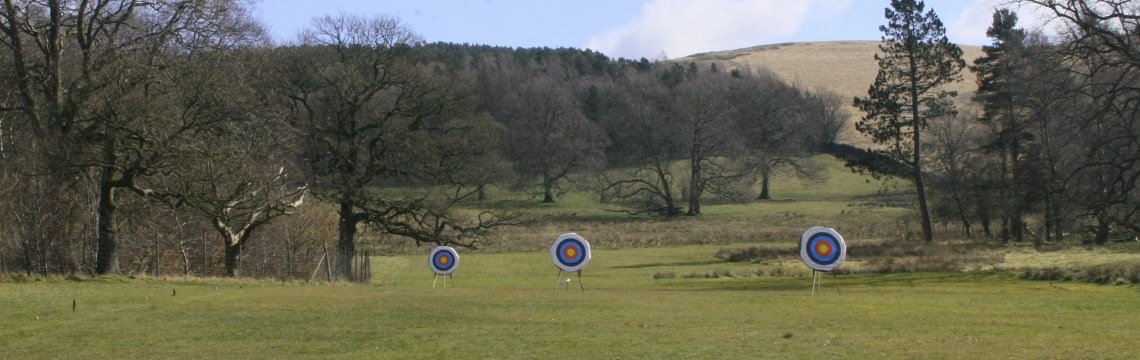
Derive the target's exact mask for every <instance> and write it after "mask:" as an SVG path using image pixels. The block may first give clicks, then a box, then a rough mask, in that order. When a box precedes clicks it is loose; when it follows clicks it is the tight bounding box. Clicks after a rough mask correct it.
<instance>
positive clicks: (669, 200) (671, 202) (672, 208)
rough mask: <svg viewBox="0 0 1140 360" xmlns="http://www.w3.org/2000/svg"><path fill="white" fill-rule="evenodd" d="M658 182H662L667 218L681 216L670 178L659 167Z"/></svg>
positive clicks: (662, 194) (658, 166)
mask: <svg viewBox="0 0 1140 360" xmlns="http://www.w3.org/2000/svg"><path fill="white" fill-rule="evenodd" d="M657 180H658V181H660V182H661V197H662V199H663V200H664V201H665V216H677V215H681V211H680V210H678V209H677V200H675V199H673V188H672V186H673V184H670V183H669V177H668V176H665V170H664V169H663V168H662V167H661V166H660V165H657Z"/></svg>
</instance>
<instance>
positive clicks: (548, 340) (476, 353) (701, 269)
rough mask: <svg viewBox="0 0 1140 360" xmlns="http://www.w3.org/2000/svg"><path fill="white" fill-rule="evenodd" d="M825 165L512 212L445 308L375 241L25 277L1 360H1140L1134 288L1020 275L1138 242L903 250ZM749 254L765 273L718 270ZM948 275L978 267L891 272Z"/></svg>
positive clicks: (418, 263) (403, 252) (864, 186)
mask: <svg viewBox="0 0 1140 360" xmlns="http://www.w3.org/2000/svg"><path fill="white" fill-rule="evenodd" d="M816 160H817V161H819V162H820V163H821V164H822V165H823V166H824V167H826V168H827V169H828V170H829V171H828V176H827V177H826V180H825V181H824V182H823V183H814V184H812V183H801V182H799V181H797V180H795V179H793V178H790V177H787V176H782V177H779V178H777V179H776V180H775V181H774V182H773V184H772V191H773V196H774V197H775V199H776V200H774V201H766V202H745V203H730V202H723V201H719V202H718V201H715V200H711V201H710V203H709V204H707V205H706V207H705V210H706V213H705V214H704V215H702V216H701V217H700V218H691V217H682V218H679V219H661V218H656V217H651V216H629V215H624V214H619V213H614V212H612V211H607V210H606V208H607V207H609V206H612V205H608V204H599V203H597V201H596V198H595V197H594V196H591V195H589V194H588V193H585V192H572V193H569V194H566V196H565V197H562V198H561V200H560V202H559V203H556V204H538V203H537V201H536V200H533V199H527V198H525V197H520V198H515V199H507V200H504V201H505V202H510V203H513V205H519V204H523V205H525V206H524V208H523V210H524V211H526V212H527V213H529V214H532V215H535V216H538V218H539V219H540V220H539V221H536V222H533V223H530V224H528V225H526V226H521V227H517V228H512V229H509V230H507V231H505V232H503V233H502V234H501V236H499V237H498V238H497V239H488V241H487V242H486V243H485V244H483V246H482V247H481V248H480V249H479V250H463V249H460V253H461V259H460V264H459V269H458V271H457V272H456V273H455V278H454V285H455V286H454V287H448V288H434V289H433V288H432V282H433V277H432V275H431V273H430V271H429V270H428V266H427V259H426V257H427V256H426V254H427V249H429V248H430V247H427V246H419V247H417V246H414V245H413V244H410V243H409V242H408V241H402V242H397V243H395V244H391V243H388V244H386V245H384V246H381V245H379V244H374V243H367V242H365V244H366V245H368V246H371V247H373V248H375V249H376V250H377V252H376V253H379V254H382V255H383V256H376V257H373V259H372V265H373V266H372V271H373V273H374V278H373V281H372V282H371V283H369V284H347V283H331V284H330V283H298V282H285V283H283V282H276V281H271V280H238V279H210V278H207V279H181V278H164V279H153V278H125V277H101V278H96V279H90V278H78V279H62V278H36V277H25V276H22V275H20V274H8V275H7V278H3V279H0V359H38V358H93V359H103V358H115V359H119V358H124V359H132V358H143V359H154V358H180V359H182V358H208V359H233V358H314V359H325V358H358V359H377V358H383V359H403V358H410V359H427V358H436V359H438V358H460V359H467V358H472V359H486V358H499V359H539V358H581V359H618V358H637V359H643V358H669V359H674V358H685V359H687V358H704V359H725V358H730V359H744V358H749V359H750V358H816V357H834V358H951V359H961V358H1066V359H1067V358H1119V359H1129V358H1137V357H1140V350H1138V349H1140V312H1138V311H1137V309H1140V288H1138V287H1137V286H1135V285H1127V286H1115V285H1094V284H1087V283H1083V282H1079V281H1069V282H1050V281H1031V280H1022V279H1020V277H1019V276H1018V275H1019V274H1021V273H1022V272H1023V271H1025V270H1024V269H1047V268H1050V267H1058V266H1059V267H1063V268H1066V269H1077V270H1079V269H1082V268H1085V267H1088V266H1099V265H1103V264H1140V244H1135V243H1127V244H1118V245H1116V246H1114V247H1106V248H1096V249H1085V248H1080V247H1075V246H1073V247H1067V248H1062V249H1055V250H1049V251H1038V250H1034V249H1032V248H1030V247H1025V246H1010V247H996V246H984V245H983V246H978V245H976V244H973V245H971V244H969V243H964V242H961V240H959V239H955V236H956V235H955V234H956V232H955V231H954V230H953V229H952V228H946V227H945V226H939V231H940V233H941V234H943V235H942V236H941V238H943V239H946V240H943V241H940V242H939V243H936V244H934V245H931V244H921V243H914V242H913V241H909V242H908V240H906V239H910V238H913V236H912V234H913V232H914V231H916V230H917V226H916V223H914V222H913V221H912V220H910V219H912V218H913V214H912V213H913V211H911V210H909V209H907V208H899V207H896V206H892V205H891V202H892V200H891V199H895V198H896V197H897V194H898V193H899V192H900V185H898V184H886V185H884V184H882V183H878V182H874V181H868V180H867V179H866V178H864V177H862V176H859V175H856V174H852V173H850V172H849V171H847V170H846V169H844V168H843V167H842V164H841V163H840V162H839V161H837V160H835V159H834V158H830V157H827V156H821V157H818V158H816ZM882 190H887V191H885V192H884V191H882ZM901 191H903V192H905V188H902V189H901ZM499 196H501V194H499ZM527 204H529V205H527ZM491 206H496V205H495V204H491ZM813 225H825V226H831V227H835V228H836V229H837V230H839V231H840V232H841V233H843V234H844V237H845V238H846V240H847V243H848V245H849V246H850V247H851V252H850V254H849V257H848V260H847V261H848V262H847V263H845V264H844V266H843V268H841V270H843V271H842V272H843V273H842V274H839V275H835V276H826V277H824V278H823V289H822V291H821V292H820V293H819V294H817V295H815V296H812V295H811V290H810V284H811V273H810V272H809V271H808V270H807V268H806V267H805V266H804V265H803V264H802V263H800V261H799V260H798V257H797V256H796V255H794V250H795V247H796V246H797V244H798V239H799V234H800V233H802V232H803V230H804V229H806V228H807V227H809V226H813ZM568 231H575V232H578V233H580V234H582V235H583V236H585V237H586V238H587V239H589V240H590V241H591V245H592V247H593V249H594V256H593V260H592V261H591V262H590V264H589V266H588V267H587V268H586V269H585V270H584V271H583V276H582V277H581V279H580V280H579V278H578V277H576V276H573V277H569V278H570V279H571V281H570V282H569V283H568V284H567V285H568V286H566V287H567V288H568V290H564V291H560V290H556V284H557V281H564V279H565V278H567V276H563V277H561V278H556V274H557V270H556V269H555V268H554V266H552V264H551V262H550V259H549V255H548V249H549V246H550V244H551V242H552V241H553V239H554V238H555V237H556V236H557V235H558V234H560V233H562V232H568ZM892 241H896V242H897V241H901V243H892ZM881 244H894V245H892V246H896V248H890V247H882V246H880V245H881ZM749 248H761V249H768V250H767V251H769V252H768V253H766V254H769V255H762V256H760V257H759V258H756V259H752V260H748V261H735V262H729V261H727V260H726V259H725V257H724V256H722V255H720V254H721V253H724V252H727V253H731V252H732V251H733V250H739V249H749ZM879 248H881V249H882V250H878V251H879V252H880V254H877V255H876V254H872V253H871V251H870V249H879ZM913 248H918V249H925V248H939V249H943V250H938V251H939V252H933V253H931V254H925V253H921V252H919V253H918V254H917V255H916V254H911V253H910V252H909V251H912V250H908V249H913ZM959 248H970V249H974V250H970V252H967V253H959V252H955V249H959ZM864 249H867V250H866V251H865V252H863V253H860V252H861V251H864ZM932 256H933V257H932ZM941 258H947V259H949V260H947V261H949V262H950V263H951V265H954V266H958V265H959V264H958V263H957V262H959V261H962V262H963V263H962V264H961V265H963V266H960V268H961V269H960V270H959V269H955V270H948V271H934V270H922V269H921V268H919V269H918V270H904V272H903V273H891V272H893V270H892V271H887V272H886V273H884V271H881V270H876V269H882V268H884V267H886V268H898V267H900V266H903V267H914V266H915V263H916V262H917V263H921V262H925V261H936V260H939V259H941ZM884 259H886V260H887V261H888V263H886V264H885V265H884V263H883V261H884ZM978 259H980V260H978ZM904 260H905V261H904ZM973 261H980V262H978V263H976V264H975V263H972V262H973ZM900 264H901V265H900ZM1131 269H1133V270H1132V271H1134V272H1135V271H1137V270H1135V269H1140V265H1134V266H1133V267H1132V268H1131ZM318 270H320V269H318ZM322 271H323V270H322ZM909 271H925V272H909ZM1114 276H1115V275H1114ZM1132 276H1135V273H1133V274H1132ZM1110 280H1111V279H1110ZM1110 282H1111V281H1110ZM580 284H581V286H582V287H584V288H585V291H579V290H578V289H579V286H580Z"/></svg>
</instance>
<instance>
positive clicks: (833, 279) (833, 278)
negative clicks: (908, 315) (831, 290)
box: [831, 272, 844, 295]
mask: <svg viewBox="0 0 1140 360" xmlns="http://www.w3.org/2000/svg"><path fill="white" fill-rule="evenodd" d="M831 284H832V285H833V286H834V287H836V294H838V295H842V294H844V292H842V291H840V289H839V275H838V273H836V272H831Z"/></svg>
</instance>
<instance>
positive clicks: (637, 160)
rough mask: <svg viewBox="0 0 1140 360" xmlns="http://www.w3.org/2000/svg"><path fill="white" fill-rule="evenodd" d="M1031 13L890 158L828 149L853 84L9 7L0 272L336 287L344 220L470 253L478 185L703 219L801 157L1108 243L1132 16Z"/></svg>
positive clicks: (1091, 8)
mask: <svg viewBox="0 0 1140 360" xmlns="http://www.w3.org/2000/svg"><path fill="white" fill-rule="evenodd" d="M1040 5H1041V6H1044V7H1047V8H1050V9H1053V10H1055V11H1056V14H1057V16H1058V19H1059V20H1060V21H1061V22H1063V23H1064V24H1068V25H1069V29H1071V33H1070V34H1068V35H1067V37H1064V38H1055V39H1049V38H1046V37H1045V36H1043V35H1040V34H1035V33H1029V32H1025V31H1022V30H1019V29H1018V28H1017V27H1016V22H1015V20H1011V19H1010V13H999V15H1001V17H995V19H999V18H1000V19H1005V20H1003V21H1004V22H1000V23H999V22H997V21H996V20H995V29H997V30H994V31H993V33H994V35H992V36H994V39H995V43H994V45H993V46H989V47H987V48H986V54H987V55H986V58H985V59H982V60H979V61H978V62H977V63H976V64H975V66H974V67H972V68H971V70H969V71H977V72H978V73H979V75H980V76H979V77H980V78H981V79H982V80H981V82H980V85H979V86H980V88H979V96H978V98H977V99H976V101H977V103H978V104H981V105H980V108H983V109H985V110H984V112H981V113H980V114H971V113H969V112H968V111H945V112H937V111H924V112H922V114H923V115H924V116H922V117H921V118H918V117H916V119H918V120H919V121H918V123H919V126H917V127H915V129H918V131H917V133H923V134H927V136H926V138H925V139H926V140H925V141H919V142H917V145H919V147H922V148H924V149H925V151H924V152H923V153H922V155H921V157H922V160H924V161H922V162H921V163H919V162H917V161H916V162H913V163H910V164H908V163H907V162H905V161H900V160H899V157H897V156H892V153H891V152H889V151H884V150H883V149H889V148H890V147H889V146H882V145H880V146H879V147H876V148H872V149H856V148H854V147H851V146H849V145H841V144H836V143H835V142H836V137H837V136H838V134H840V132H841V131H842V128H843V125H844V124H845V123H846V122H847V121H848V120H847V117H848V114H846V113H845V112H844V110H843V109H844V106H845V105H847V104H849V102H850V100H849V99H843V98H841V97H839V96H837V95H835V94H832V93H829V92H827V91H819V90H814V89H800V88H797V87H795V86H792V85H789V84H787V83H784V82H782V81H780V80H779V79H778V77H777V76H775V75H774V74H771V73H769V72H766V71H764V70H763V69H747V68H743V69H727V68H723V66H722V65H720V64H713V63H701V64H697V63H684V62H671V61H650V60H647V59H637V60H629V59H610V58H608V57H606V56H605V55H603V54H600V53H597V52H593V51H589V50H577V49H548V48H541V49H511V48H502V47H493V46H479V45H465V44H441V43H426V42H425V41H424V40H423V39H422V38H420V37H419V36H418V35H417V34H416V33H415V32H414V31H413V29H409V28H408V27H407V26H406V25H404V24H403V23H401V22H400V21H399V20H398V19H395V18H390V17H385V16H357V15H348V14H342V15H336V16H322V17H318V18H316V19H314V21H313V23H312V24H311V25H310V26H309V27H308V28H306V29H305V30H303V31H302V32H301V33H299V34H298V36H297V40H296V41H295V42H292V43H289V44H273V43H272V42H270V41H269V40H268V37H267V35H266V32H265V30H264V28H263V27H262V25H261V24H258V23H257V22H256V21H255V20H253V19H252V17H251V16H250V9H249V8H248V7H247V6H248V4H247V3H246V2H244V1H238V0H181V1H134V0H114V1H104V0H91V1H58V2H57V1H32V0H25V1H16V0H5V1H4V2H3V6H2V7H0V43H2V44H3V51H0V66H3V67H4V68H6V69H11V70H10V71H6V72H2V73H0V83H2V84H3V87H0V88H2V89H4V91H3V92H0V271H4V272H7V271H23V272H27V273H41V274H52V273H60V274H70V273H87V274H110V273H126V274H148V273H153V274H186V275H196V276H202V275H207V276H212V275H227V276H235V275H239V271H241V272H242V273H241V275H243V276H275V277H280V278H300V279H309V278H313V277H315V276H317V275H318V274H317V273H316V272H315V270H319V269H322V263H323V264H324V265H323V266H324V267H325V268H326V269H328V273H329V277H330V278H338V279H347V278H349V277H350V276H351V274H352V271H353V270H352V267H353V261H352V259H353V256H354V254H356V252H357V246H358V245H359V244H360V242H361V241H362V238H363V237H364V235H365V234H362V232H367V233H368V236H369V238H370V239H383V241H414V242H417V243H431V244H452V245H459V246H476V245H477V243H478V241H479V239H481V238H483V237H484V236H487V235H488V234H490V233H491V232H493V231H494V230H495V229H496V228H499V227H501V226H511V225H517V224H520V223H522V222H523V221H525V217H524V216H523V215H520V214H519V213H516V212H512V211H509V210H501V209H495V210H486V211H483V210H477V209H483V208H485V207H481V206H479V204H480V202H481V201H488V200H491V199H488V198H487V196H489V195H488V194H489V193H491V192H490V191H489V190H490V189H498V190H499V191H502V190H508V191H511V192H514V193H516V194H532V195H533V197H532V199H533V200H532V201H535V202H539V201H544V202H555V201H558V200H559V197H560V196H561V195H562V194H564V193H565V192H566V191H570V190H577V191H582V190H589V191H594V192H595V193H596V194H597V195H598V197H599V199H600V200H601V201H602V202H604V203H606V204H607V206H612V207H615V208H620V209H623V211H626V212H628V213H631V214H651V215H658V216H680V215H691V216H698V215H700V213H701V200H702V199H708V198H711V197H721V198H725V199H732V200H738V201H746V200H752V199H765V198H768V197H769V196H771V194H769V191H768V187H767V184H768V181H769V179H770V177H771V176H772V175H773V173H774V172H775V171H788V172H791V173H794V174H797V175H802V176H803V177H804V178H812V177H814V176H815V175H816V173H817V172H818V171H820V170H819V169H818V166H815V165H814V164H812V163H811V162H810V161H808V160H805V159H808V158H809V155H812V154H817V153H820V152H829V153H833V154H836V155H837V156H840V157H841V158H844V159H847V160H848V161H849V162H850V164H851V166H852V167H854V168H856V169H860V170H864V171H871V172H872V173H875V174H880V175H899V176H901V177H904V178H907V177H910V176H911V175H913V174H916V173H917V174H919V175H921V176H922V177H920V178H922V179H927V180H928V182H929V188H930V193H931V200H932V201H931V204H932V206H931V209H932V214H933V216H934V217H935V218H937V219H939V221H960V222H961V223H963V225H964V227H965V228H967V229H970V228H972V227H973V226H975V225H980V226H981V228H982V229H983V232H984V234H985V235H986V236H991V237H993V238H1000V239H1005V240H1006V241H1010V240H1023V239H1024V238H1026V237H1030V236H1032V238H1033V239H1036V240H1037V241H1049V240H1051V239H1060V238H1063V237H1071V236H1073V235H1072V234H1085V233H1088V234H1092V235H1093V236H1092V237H1091V239H1093V241H1095V242H1098V243H1103V242H1105V241H1108V240H1109V238H1110V237H1111V236H1112V234H1115V233H1117V232H1119V230H1120V229H1132V231H1136V225H1135V223H1136V213H1137V210H1140V201H1138V200H1137V198H1136V195H1137V190H1136V189H1135V186H1136V183H1137V180H1138V179H1137V178H1138V177H1140V165H1138V164H1137V163H1136V161H1137V160H1138V159H1140V156H1137V155H1138V154H1140V146H1138V138H1140V137H1138V134H1140V128H1138V127H1140V125H1138V124H1137V120H1136V119H1137V117H1136V114H1135V110H1136V108H1137V100H1138V99H1140V97H1138V96H1137V95H1138V94H1137V93H1136V91H1135V88H1134V85H1135V84H1136V83H1137V82H1136V79H1135V78H1134V77H1135V76H1136V75H1135V71H1136V69H1137V66H1138V65H1140V55H1137V54H1138V53H1140V52H1137V47H1136V46H1135V43H1134V41H1135V39H1136V24H1137V17H1136V15H1137V12H1136V11H1135V10H1136V9H1135V8H1134V7H1132V5H1128V4H1125V5H1116V6H1114V5H1113V4H1112V3H1108V2H1087V3H1086V2H1077V1H1062V2H1042V3H1041V4H1040ZM1002 14H1004V15H1002ZM995 16H997V15H995ZM1006 25H1008V26H1006ZM1002 29H1004V30H1002ZM872 90H874V88H872ZM926 104H941V103H939V102H930V103H927V102H925V100H923V105H924V106H925V105H926ZM900 109H901V108H900ZM936 109H942V110H946V109H945V108H941V107H936ZM895 110H899V109H895ZM896 112H899V111H896ZM889 113H890V112H880V113H877V114H879V115H882V114H889ZM926 114H929V115H931V116H929V117H926V116H925V115H926ZM935 115H937V116H935ZM870 117H874V116H869V117H868V118H870ZM885 118H886V119H895V120H900V119H903V117H894V118H892V117H891V116H887V117H885ZM880 119H884V118H883V117H880ZM912 120H913V119H912ZM896 123H898V122H897V121H896ZM888 124H890V123H888ZM863 128H866V127H865V126H861V129H860V131H863ZM886 129H888V131H887V133H891V131H890V130H889V129H894V132H893V133H894V134H896V135H899V136H896V137H897V138H898V141H896V142H895V143H898V144H901V145H906V142H907V141H908V140H906V139H908V138H907V137H905V136H902V135H906V134H913V133H916V132H913V131H912V132H910V133H908V132H907V130H906V127H905V126H902V125H898V126H894V125H891V126H887V127H886ZM869 135H871V136H872V137H874V135H873V134H869ZM900 148H901V147H900ZM896 154H909V153H906V152H896ZM916 169H917V170H916ZM753 189H760V190H758V191H754V190H753ZM995 223H996V224H1000V225H994V224H995ZM1030 224H1032V226H1030ZM994 228H997V229H996V230H995V229H994ZM1031 228H1033V229H1037V228H1039V229H1041V230H1040V231H1039V233H1038V234H1036V236H1033V235H1031V234H1027V232H1026V229H1031ZM1086 230H1088V231H1086ZM251 244H253V245H251ZM321 277H322V278H323V277H324V276H323V274H321Z"/></svg>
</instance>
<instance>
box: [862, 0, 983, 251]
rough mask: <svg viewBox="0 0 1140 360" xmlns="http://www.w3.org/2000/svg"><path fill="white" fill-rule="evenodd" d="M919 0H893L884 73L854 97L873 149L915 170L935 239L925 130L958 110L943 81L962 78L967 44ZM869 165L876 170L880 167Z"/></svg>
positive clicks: (928, 234)
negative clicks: (961, 45)
mask: <svg viewBox="0 0 1140 360" xmlns="http://www.w3.org/2000/svg"><path fill="white" fill-rule="evenodd" d="M925 9H926V4H925V3H923V2H922V1H916V0H891V7H889V8H886V10H885V16H886V18H887V25H884V26H880V27H879V31H881V32H882V33H883V37H882V43H881V44H879V51H880V52H881V54H878V55H875V60H876V61H878V63H879V73H878V75H877V76H876V77H875V82H874V83H873V84H872V85H871V87H870V88H869V89H868V90H867V96H866V97H861V98H855V106H856V107H858V108H859V109H860V110H862V111H863V112H864V113H865V115H864V116H863V118H862V119H860V120H859V121H858V122H856V124H855V128H856V129H857V130H859V132H861V133H863V134H865V135H867V136H869V137H870V138H871V139H872V141H874V142H875V144H878V145H880V147H879V148H877V149H873V150H871V151H872V152H873V153H877V154H878V155H883V156H886V157H889V158H891V159H893V160H895V161H897V162H899V163H900V164H901V165H903V166H904V167H905V168H906V169H907V170H908V172H909V173H910V176H911V180H912V181H913V182H914V187H915V191H916V192H917V195H918V208H919V212H920V213H921V215H922V236H923V238H924V239H925V240H926V241H933V240H934V227H933V226H932V224H931V221H930V207H929V206H928V205H927V199H926V184H925V181H924V180H923V167H922V130H923V129H924V128H925V127H926V124H927V122H928V121H929V120H930V119H932V118H936V117H939V116H944V115H952V114H954V112H955V110H954V103H953V102H952V100H951V98H952V97H953V96H954V95H955V93H954V92H952V91H946V90H943V89H942V86H943V85H945V84H948V83H951V82H954V81H957V80H960V79H961V75H960V73H961V71H962V69H963V68H964V67H965V66H966V62H965V61H964V60H962V49H961V48H959V47H958V46H957V45H955V44H953V43H951V42H950V40H949V39H947V38H946V27H945V26H943V24H942V20H939V19H938V15H936V14H935V13H934V10H930V11H925ZM868 170H871V171H876V170H878V169H877V168H869V169H868Z"/></svg>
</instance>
